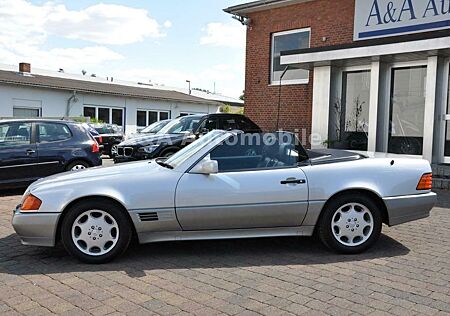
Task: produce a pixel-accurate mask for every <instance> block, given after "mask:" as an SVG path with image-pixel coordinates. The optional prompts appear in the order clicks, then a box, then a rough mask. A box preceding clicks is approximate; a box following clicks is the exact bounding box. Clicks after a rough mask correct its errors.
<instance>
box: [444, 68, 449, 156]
mask: <svg viewBox="0 0 450 316" xmlns="http://www.w3.org/2000/svg"><path fill="white" fill-rule="evenodd" d="M447 85H448V88H447V115H445V145H444V162H445V163H450V71H449V77H448V81H447Z"/></svg>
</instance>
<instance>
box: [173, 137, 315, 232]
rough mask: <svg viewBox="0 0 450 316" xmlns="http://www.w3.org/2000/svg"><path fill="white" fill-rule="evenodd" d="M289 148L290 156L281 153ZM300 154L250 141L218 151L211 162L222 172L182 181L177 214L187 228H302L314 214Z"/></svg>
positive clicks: (221, 148)
mask: <svg viewBox="0 0 450 316" xmlns="http://www.w3.org/2000/svg"><path fill="white" fill-rule="evenodd" d="M243 137H245V135H244V134H243V135H241V136H238V138H243ZM268 147H273V148H268ZM283 150H285V151H286V153H288V154H287V155H288V156H285V157H282V155H280V152H282V151H283ZM294 151H295V150H292V147H288V146H286V145H285V144H284V145H274V146H265V145H263V146H258V145H249V144H245V143H244V144H242V143H240V144H239V143H237V144H228V143H224V144H222V145H220V146H218V147H217V148H215V149H214V150H212V151H211V153H210V155H209V157H208V158H209V159H211V160H216V161H218V163H219V173H218V174H211V175H203V174H194V173H189V172H188V173H185V174H184V175H183V176H182V178H181V179H180V181H179V183H178V187H177V191H176V199H175V201H176V211H177V218H178V220H179V222H180V225H181V226H182V228H183V230H187V231H195V230H226V229H248V228H274V227H296V226H300V225H301V224H302V222H303V219H304V218H305V215H306V212H307V210H308V184H307V181H306V176H305V174H304V173H303V171H302V170H301V169H300V168H298V167H297V161H298V155H295V154H294V155H292V153H293V152H294ZM208 158H207V159H208Z"/></svg>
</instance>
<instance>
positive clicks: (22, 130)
mask: <svg viewBox="0 0 450 316" xmlns="http://www.w3.org/2000/svg"><path fill="white" fill-rule="evenodd" d="M33 136H34V132H33V123H31V122H18V121H15V122H6V123H0V184H1V185H8V184H13V183H22V182H23V183H25V182H31V181H33V180H34V179H36V174H35V172H34V170H35V168H36V165H37V163H38V158H37V152H36V144H35V141H34V137H33Z"/></svg>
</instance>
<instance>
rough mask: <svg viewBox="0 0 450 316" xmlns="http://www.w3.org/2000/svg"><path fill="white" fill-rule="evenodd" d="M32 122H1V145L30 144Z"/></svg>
mask: <svg viewBox="0 0 450 316" xmlns="http://www.w3.org/2000/svg"><path fill="white" fill-rule="evenodd" d="M30 140H31V123H6V124H0V146H17V145H26V144H30Z"/></svg>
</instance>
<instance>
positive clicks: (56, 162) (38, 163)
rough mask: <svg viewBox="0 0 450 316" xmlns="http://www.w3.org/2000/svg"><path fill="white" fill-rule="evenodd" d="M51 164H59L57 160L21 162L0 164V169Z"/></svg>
mask: <svg viewBox="0 0 450 316" xmlns="http://www.w3.org/2000/svg"><path fill="white" fill-rule="evenodd" d="M53 164H59V161H50V162H35V163H26V164H23V165H11V166H1V167H0V169H6V168H15V167H28V166H38V165H53Z"/></svg>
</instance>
